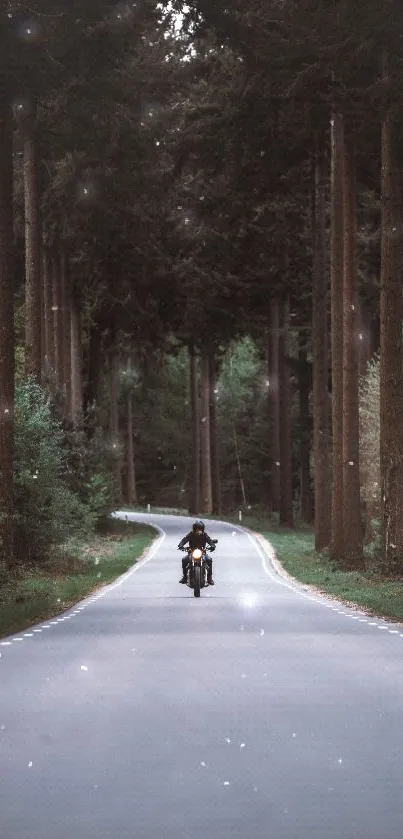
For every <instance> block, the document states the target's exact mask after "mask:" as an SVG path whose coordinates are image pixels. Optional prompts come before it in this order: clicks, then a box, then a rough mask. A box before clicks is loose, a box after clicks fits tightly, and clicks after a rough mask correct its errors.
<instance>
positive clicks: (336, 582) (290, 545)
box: [256, 527, 403, 621]
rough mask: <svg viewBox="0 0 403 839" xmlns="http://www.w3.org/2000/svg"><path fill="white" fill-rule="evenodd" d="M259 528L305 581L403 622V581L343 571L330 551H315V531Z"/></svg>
mask: <svg viewBox="0 0 403 839" xmlns="http://www.w3.org/2000/svg"><path fill="white" fill-rule="evenodd" d="M256 529H257V530H258V531H259V532H260V533H262V535H263V536H265V537H266V539H267V540H268V541H269V542H270V543H271V544H272V545H273V547H274V548H275V550H276V553H277V556H278V559H279V560H280V562H281V564H282V566H283V568H284V569H285V570H286V571H287V572H288V573H289V574H291V576H292V577H295V578H296V579H297V580H299V581H300V582H301V583H306V584H308V585H311V586H315V587H316V588H318V589H320V590H321V591H323V592H325V593H326V594H330V595H331V596H333V597H335V598H337V599H338V600H343V601H344V602H345V603H348V604H355V605H358V606H360V607H361V608H363V609H365V611H366V612H370V613H371V614H373V615H376V616H378V617H383V618H387V619H389V620H397V621H403V580H385V579H382V578H380V577H379V576H377V575H376V574H374V573H372V572H370V571H359V572H358V571H340V570H339V569H338V568H337V567H335V566H334V565H333V563H332V562H331V560H330V558H329V556H328V555H327V554H326V553H323V554H317V553H315V549H314V538H313V535H312V534H311V533H307V532H305V533H303V532H298V531H297V532H291V531H283V532H281V531H278V532H273V531H272V530H270V531H267V530H262V528H261V527H259V528H256Z"/></svg>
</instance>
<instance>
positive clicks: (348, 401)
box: [343, 132, 363, 567]
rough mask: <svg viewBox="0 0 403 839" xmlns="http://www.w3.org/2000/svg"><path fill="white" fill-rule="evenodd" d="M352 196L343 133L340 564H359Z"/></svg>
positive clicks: (350, 157)
mask: <svg viewBox="0 0 403 839" xmlns="http://www.w3.org/2000/svg"><path fill="white" fill-rule="evenodd" d="M355 202H356V195H355V157H354V152H353V140H352V138H351V136H348V134H347V132H346V136H345V142H344V154H343V226H344V229H343V240H344V261H343V527H344V552H343V564H345V565H347V566H348V567H360V566H361V565H362V560H363V554H362V544H363V532H362V523H361V502H360V455H359V451H360V444H359V409H358V352H357V350H358V330H357V308H358V293H357V266H356V207H355Z"/></svg>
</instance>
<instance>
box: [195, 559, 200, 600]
mask: <svg viewBox="0 0 403 839" xmlns="http://www.w3.org/2000/svg"><path fill="white" fill-rule="evenodd" d="M194 575H195V576H194V586H193V590H194V596H195V597H200V584H201V568H200V565H196V568H195V571H194Z"/></svg>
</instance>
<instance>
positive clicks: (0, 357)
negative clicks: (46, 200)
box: [0, 21, 15, 567]
mask: <svg viewBox="0 0 403 839" xmlns="http://www.w3.org/2000/svg"><path fill="white" fill-rule="evenodd" d="M0 26H1V21H0ZM0 31H1V29H0ZM13 291H14V289H13V148H12V120H11V106H10V101H9V95H8V80H7V79H6V78H4V75H3V74H1V75H0V417H1V422H0V513H1V515H0V555H1V557H2V558H3V559H4V561H5V562H6V563H7V564H8V565H9V566H10V567H11V566H12V565H13V563H14V526H13V521H14V518H13V514H14V492H13V477H14V476H13V471H14V340H15V339H14V295H13Z"/></svg>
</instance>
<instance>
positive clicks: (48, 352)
mask: <svg viewBox="0 0 403 839" xmlns="http://www.w3.org/2000/svg"><path fill="white" fill-rule="evenodd" d="M43 302H44V311H45V359H46V364H45V375H46V377H47V378H48V379H49V378H50V377H51V376H52V373H53V371H54V369H55V357H54V338H53V330H54V325H53V320H54V318H53V311H52V305H53V301H52V266H51V257H50V254H49V251H48V250H44V252H43Z"/></svg>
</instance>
